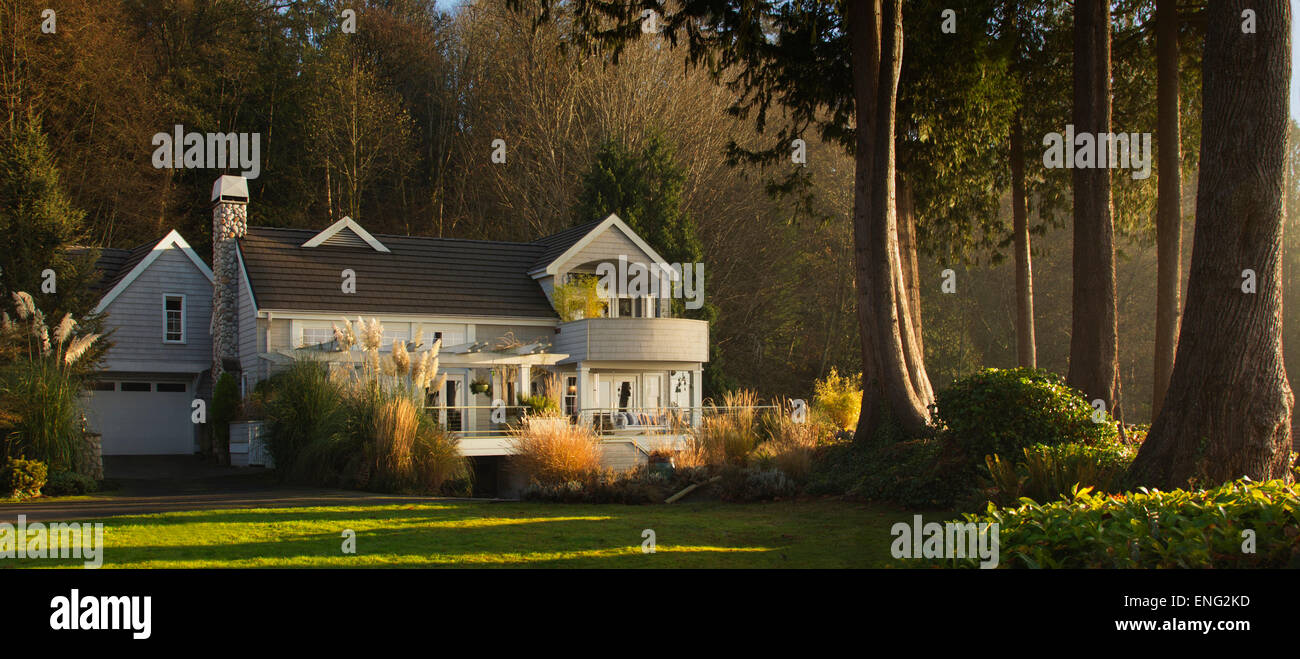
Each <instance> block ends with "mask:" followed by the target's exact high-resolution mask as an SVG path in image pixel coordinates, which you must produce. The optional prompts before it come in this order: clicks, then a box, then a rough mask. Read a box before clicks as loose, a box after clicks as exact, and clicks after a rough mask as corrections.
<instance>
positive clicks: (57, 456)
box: [0, 291, 99, 471]
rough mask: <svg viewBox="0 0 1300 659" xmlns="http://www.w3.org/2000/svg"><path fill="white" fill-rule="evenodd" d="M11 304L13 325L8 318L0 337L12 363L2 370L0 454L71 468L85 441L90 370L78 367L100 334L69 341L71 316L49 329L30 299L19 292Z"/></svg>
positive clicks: (54, 466)
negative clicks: (83, 391)
mask: <svg viewBox="0 0 1300 659" xmlns="http://www.w3.org/2000/svg"><path fill="white" fill-rule="evenodd" d="M13 300H14V307H15V310H14V313H15V316H16V318H17V321H13V320H10V319H9V317H8V315H7V314H6V316H5V319H6V324H5V326H4V332H3V335H0V342H3V344H4V345H3V353H4V354H5V355H6V359H9V358H12V361H11V362H10V363H8V364H5V365H4V368H3V370H0V454H3V455H4V456H8V457H26V458H28V459H32V460H41V461H44V462H46V463H47V464H48V465H49V466H50V468H51V469H52V470H56V471H60V470H66V469H71V468H72V467H73V466H74V464H75V456H76V455H77V453H78V451H79V448H80V445H81V442H82V441H83V436H82V428H81V401H80V400H79V394H80V393H81V389H82V387H83V385H84V384H85V374H86V373H88V372H89V371H90V369H91V367H93V364H83V363H81V362H83V361H84V360H83V359H82V358H83V357H84V356H85V355H86V353H87V352H89V350H90V348H91V347H92V346H93V345H94V343H95V342H96V341H97V340H98V339H99V335H97V334H85V335H82V336H73V331H74V330H75V328H76V321H75V320H73V318H72V316H71V315H66V316H64V317H63V320H62V321H60V322H59V324H58V326H56V327H54V328H50V327H47V326H46V324H45V315H44V314H42V313H41V311H40V309H38V308H36V304H35V302H34V301H33V300H32V296H31V295H28V294H27V293H25V292H22V291H19V292H16V293H14V294H13Z"/></svg>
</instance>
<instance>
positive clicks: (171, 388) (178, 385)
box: [154, 382, 185, 394]
mask: <svg viewBox="0 0 1300 659" xmlns="http://www.w3.org/2000/svg"><path fill="white" fill-rule="evenodd" d="M154 391H158V392H164V391H165V392H168V393H174V394H183V393H185V383H184V382H159V383H158V384H155V385H154Z"/></svg>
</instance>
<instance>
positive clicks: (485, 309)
mask: <svg viewBox="0 0 1300 659" xmlns="http://www.w3.org/2000/svg"><path fill="white" fill-rule="evenodd" d="M317 233H318V232H316V231H312V230H303V229H277V228H270V227H249V228H248V231H247V234H246V235H245V236H244V237H243V238H242V239H241V240H240V249H241V251H242V253H243V256H244V267H245V268H246V270H247V271H248V279H249V283H250V284H251V285H252V287H253V295H254V297H255V298H256V300H257V306H258V307H260V308H263V309H294V310H301V311H331V312H333V311H337V312H340V313H347V314H351V313H411V314H428V315H472V316H514V317H532V318H538V317H543V318H554V317H555V311H554V310H552V308H551V305H550V303H549V302H548V301H547V299H546V294H545V293H544V292H543V291H542V288H541V286H540V285H539V284H538V283H537V282H536V281H535V280H534V279H533V278H532V277H530V276H528V271H529V270H530V269H531V267H532V266H533V264H534V263H536V262H537V261H538V260H539V259H540V258H542V257H543V254H544V253H545V252H546V251H547V250H548V249H550V247H549V246H548V245H547V244H543V243H542V242H540V241H539V242H536V243H508V242H494V241H483V240H459V239H452V238H423V237H412V236H390V235H382V236H381V235H377V236H375V238H376V239H378V240H379V241H380V242H382V243H383V244H384V245H385V246H386V247H388V249H390V250H392V251H391V252H390V253H383V252H377V251H375V250H373V249H371V248H369V247H344V246H329V245H322V246H319V247H302V246H301V245H302V244H303V243H305V242H307V241H308V240H309V239H311V238H312V236H315V235H316V234H317ZM565 233H568V232H565ZM557 235H558V234H557ZM577 240H578V239H577V238H574V239H573V242H576V241H577ZM570 244H572V243H570ZM565 249H567V247H566V248H565ZM560 251H561V253H562V252H563V250H560ZM345 269H351V270H353V271H354V272H356V293H344V292H343V291H342V289H341V286H340V284H341V283H342V279H341V273H342V271H343V270H345Z"/></svg>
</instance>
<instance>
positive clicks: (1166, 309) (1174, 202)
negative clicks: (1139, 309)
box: [1151, 0, 1183, 419]
mask: <svg viewBox="0 0 1300 659" xmlns="http://www.w3.org/2000/svg"><path fill="white" fill-rule="evenodd" d="M1156 76H1157V78H1156V83H1157V84H1156V112H1157V115H1158V118H1157V120H1156V131H1157V132H1156V137H1157V139H1158V140H1159V142H1158V149H1159V152H1158V153H1157V154H1156V157H1157V160H1158V165H1157V167H1156V172H1157V175H1158V176H1159V177H1160V178H1159V189H1158V199H1157V208H1156V254H1157V265H1156V354H1155V372H1154V376H1155V382H1154V383H1153V384H1154V386H1153V387H1152V398H1151V418H1152V419H1154V418H1156V416H1157V415H1158V414H1160V407H1161V405H1162V404H1163V402H1164V399H1165V390H1166V389H1167V388H1168V387H1169V374H1170V373H1171V372H1173V370H1174V348H1175V346H1176V345H1177V343H1178V314H1179V312H1180V311H1181V306H1182V305H1181V304H1180V300H1179V297H1180V295H1179V290H1178V288H1179V286H1180V285H1181V283H1182V272H1181V271H1182V267H1183V266H1182V264H1183V214H1182V197H1183V182H1182V174H1181V171H1180V168H1181V167H1182V165H1181V162H1180V161H1181V160H1182V154H1181V149H1180V148H1179V147H1180V146H1181V145H1182V130H1181V126H1180V125H1179V119H1178V102H1179V99H1178V4H1177V3H1176V2H1175V0H1156Z"/></svg>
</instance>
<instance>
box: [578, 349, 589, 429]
mask: <svg viewBox="0 0 1300 659" xmlns="http://www.w3.org/2000/svg"><path fill="white" fill-rule="evenodd" d="M591 388H592V380H591V369H589V368H587V367H586V366H584V365H583V364H582V362H578V394H577V396H578V398H577V400H576V401H575V404H576V405H577V408H578V410H577V411H578V414H579V415H581V418H582V422H583V423H591V412H589V411H588V410H587V408H588V407H590V406H591Z"/></svg>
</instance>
